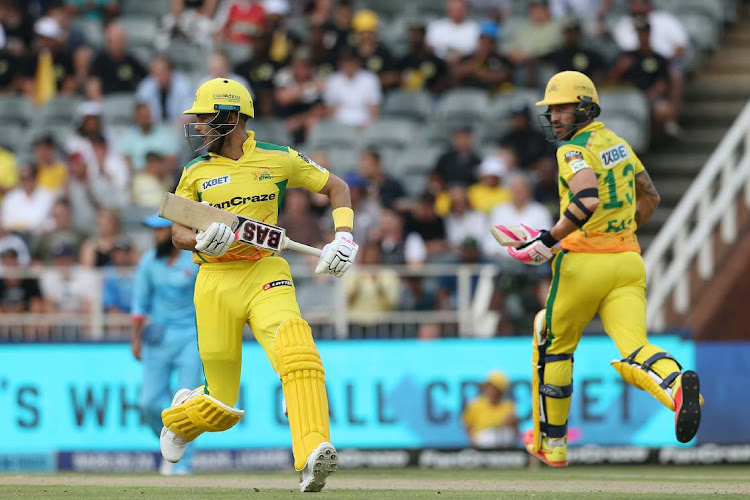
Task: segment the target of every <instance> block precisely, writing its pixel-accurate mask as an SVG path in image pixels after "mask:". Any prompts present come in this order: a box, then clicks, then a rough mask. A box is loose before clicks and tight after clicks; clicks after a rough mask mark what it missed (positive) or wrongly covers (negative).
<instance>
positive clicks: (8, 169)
mask: <svg viewBox="0 0 750 500" xmlns="http://www.w3.org/2000/svg"><path fill="white" fill-rule="evenodd" d="M17 185H18V162H17V161H16V155H14V154H13V152H11V151H9V150H7V149H5V148H3V147H0V195H2V194H5V193H6V192H8V191H10V190H11V189H13V188H14V187H16V186H17Z"/></svg>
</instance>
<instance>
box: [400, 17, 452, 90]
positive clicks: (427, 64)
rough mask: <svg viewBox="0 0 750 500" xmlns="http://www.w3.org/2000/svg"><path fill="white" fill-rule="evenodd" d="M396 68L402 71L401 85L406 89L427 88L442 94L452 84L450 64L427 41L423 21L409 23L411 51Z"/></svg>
mask: <svg viewBox="0 0 750 500" xmlns="http://www.w3.org/2000/svg"><path fill="white" fill-rule="evenodd" d="M396 68H397V69H398V70H399V72H400V73H401V74H400V76H401V87H402V88H403V89H405V90H422V89H427V90H429V91H430V92H432V93H433V94H440V93H441V92H443V91H444V90H446V89H447V88H448V86H449V84H450V81H449V76H450V75H449V72H448V65H447V64H446V63H445V61H443V60H442V59H440V58H439V57H438V56H436V55H435V52H434V51H433V50H432V48H431V47H430V46H428V45H427V43H426V42H425V26H424V23H423V22H422V21H413V22H412V23H411V24H410V25H409V51H408V52H407V53H406V54H404V56H403V57H401V59H399V60H398V62H397V63H396Z"/></svg>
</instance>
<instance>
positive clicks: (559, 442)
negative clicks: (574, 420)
mask: <svg viewBox="0 0 750 500" xmlns="http://www.w3.org/2000/svg"><path fill="white" fill-rule="evenodd" d="M547 443H548V444H549V447H550V448H557V447H558V446H565V438H547Z"/></svg>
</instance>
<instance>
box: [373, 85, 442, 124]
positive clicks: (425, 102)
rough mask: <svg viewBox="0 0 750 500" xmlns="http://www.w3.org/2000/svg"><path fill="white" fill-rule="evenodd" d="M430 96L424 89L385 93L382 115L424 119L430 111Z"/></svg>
mask: <svg viewBox="0 0 750 500" xmlns="http://www.w3.org/2000/svg"><path fill="white" fill-rule="evenodd" d="M432 108H433V103H432V97H431V96H430V94H429V93H428V92H426V91H415V92H410V91H406V90H394V91H392V92H390V93H389V94H387V95H386V97H385V102H384V103H383V115H384V116H386V117H402V118H410V119H412V120H419V121H424V120H426V119H427V117H428V116H429V115H430V114H431V113H432Z"/></svg>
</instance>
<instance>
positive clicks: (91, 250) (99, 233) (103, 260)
mask: <svg viewBox="0 0 750 500" xmlns="http://www.w3.org/2000/svg"><path fill="white" fill-rule="evenodd" d="M121 236H122V233H121V232H120V216H119V215H118V214H117V212H116V211H114V210H107V209H102V210H99V213H98V214H97V219H96V233H94V234H93V235H92V236H90V237H89V238H87V239H86V241H84V242H83V246H82V247H81V264H82V265H84V266H86V267H89V268H91V267H104V266H107V265H109V264H111V263H112V252H113V251H114V248H115V244H116V243H117V241H118V240H119V238H120V237H121Z"/></svg>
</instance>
